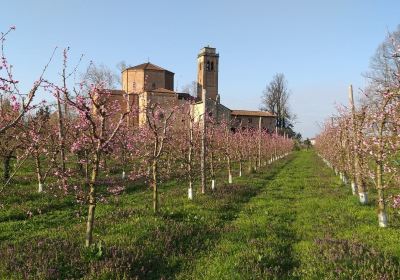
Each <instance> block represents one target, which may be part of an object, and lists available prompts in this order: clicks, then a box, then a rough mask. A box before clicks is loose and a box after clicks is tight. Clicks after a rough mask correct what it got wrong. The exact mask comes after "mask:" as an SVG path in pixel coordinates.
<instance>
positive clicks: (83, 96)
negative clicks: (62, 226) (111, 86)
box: [56, 84, 130, 247]
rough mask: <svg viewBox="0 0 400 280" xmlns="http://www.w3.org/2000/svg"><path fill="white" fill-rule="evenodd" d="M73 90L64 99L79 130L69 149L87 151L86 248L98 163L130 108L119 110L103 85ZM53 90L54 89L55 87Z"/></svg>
mask: <svg viewBox="0 0 400 280" xmlns="http://www.w3.org/2000/svg"><path fill="white" fill-rule="evenodd" d="M83 85H84V84H81V87H80V89H79V90H75V91H74V92H75V95H76V96H75V97H74V98H71V97H70V96H67V100H66V102H68V105H69V106H70V107H71V108H73V109H74V110H75V112H76V114H77V119H76V120H75V129H79V130H80V131H81V138H80V139H76V142H75V143H73V145H72V151H76V150H80V149H81V148H82V146H85V149H86V150H87V151H88V152H89V160H90V162H91V176H90V179H89V211H88V218H87V226H86V241H85V245H86V247H88V246H90V245H91V244H92V241H93V227H94V219H95V209H96V204H97V200H96V195H97V180H98V177H99V174H100V162H101V159H102V157H103V156H104V154H105V153H106V152H107V150H108V149H109V147H110V146H111V145H112V143H113V141H114V140H115V138H116V135H117V133H118V131H119V129H120V127H121V126H122V124H123V122H124V119H125V118H126V116H127V115H128V114H129V113H130V107H128V108H127V110H122V108H121V104H120V103H119V102H118V101H114V102H112V101H111V92H110V91H109V90H108V89H104V87H103V84H93V85H92V86H91V87H90V89H89V90H88V91H87V90H83ZM56 90H57V89H56Z"/></svg>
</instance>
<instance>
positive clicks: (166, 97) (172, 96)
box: [112, 47, 276, 132]
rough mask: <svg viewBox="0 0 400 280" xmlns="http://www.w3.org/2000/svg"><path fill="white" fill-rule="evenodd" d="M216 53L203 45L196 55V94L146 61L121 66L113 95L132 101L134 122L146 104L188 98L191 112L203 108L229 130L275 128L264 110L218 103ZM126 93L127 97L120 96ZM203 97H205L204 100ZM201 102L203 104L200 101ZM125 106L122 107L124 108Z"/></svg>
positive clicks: (141, 116)
mask: <svg viewBox="0 0 400 280" xmlns="http://www.w3.org/2000/svg"><path fill="white" fill-rule="evenodd" d="M218 68H219V54H218V53H217V52H216V49H215V48H211V47H204V48H202V49H201V50H200V53H199V54H198V56H197V71H198V72H197V73H198V74H197V96H191V95H189V94H188V93H184V92H176V91H175V90H174V75H175V74H174V73H173V72H171V71H169V70H166V69H164V68H162V67H160V66H157V65H154V64H152V63H150V62H148V63H143V64H140V65H136V66H133V67H129V68H127V69H125V70H124V71H123V72H122V73H121V75H122V77H121V78H122V90H113V91H112V95H113V98H115V99H119V100H121V102H122V101H123V100H124V101H123V102H127V104H134V105H133V106H134V107H135V109H136V110H137V111H138V112H139V113H138V116H137V118H136V119H135V120H131V121H132V122H133V124H134V125H142V124H144V123H145V122H146V113H145V109H146V107H147V106H148V105H149V104H152V103H153V104H154V103H157V104H158V105H160V106H174V105H179V104H180V103H182V102H187V101H191V103H192V112H193V114H194V116H195V118H196V119H198V120H200V119H201V116H202V115H203V113H204V109H205V110H206V112H208V114H209V115H210V116H212V117H213V118H215V119H216V120H217V121H225V122H228V123H230V124H231V128H232V130H236V129H245V128H255V129H258V128H259V127H260V126H261V128H262V129H264V130H268V131H270V132H272V131H274V130H275V126H276V116H275V115H273V114H271V113H269V112H264V111H247V110H231V109H229V108H227V107H226V106H224V105H222V104H221V102H220V95H219V93H218ZM125 94H127V95H126V96H127V97H128V98H127V99H124V98H123V95H125ZM204 99H205V100H204ZM204 102H205V103H204ZM125 108H126V107H125Z"/></svg>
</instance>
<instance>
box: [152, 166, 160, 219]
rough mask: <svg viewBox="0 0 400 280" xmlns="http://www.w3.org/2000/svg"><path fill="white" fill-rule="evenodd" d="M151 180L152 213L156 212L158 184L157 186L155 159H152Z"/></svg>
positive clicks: (157, 206)
mask: <svg viewBox="0 0 400 280" xmlns="http://www.w3.org/2000/svg"><path fill="white" fill-rule="evenodd" d="M152 175H153V178H152V181H151V184H152V185H153V186H152V187H153V211H154V213H158V208H159V205H158V186H157V177H158V162H157V160H153V164H152Z"/></svg>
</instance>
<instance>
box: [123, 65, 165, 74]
mask: <svg viewBox="0 0 400 280" xmlns="http://www.w3.org/2000/svg"><path fill="white" fill-rule="evenodd" d="M127 70H155V71H167V72H171V71H169V70H166V69H164V68H162V67H160V66H157V65H155V64H153V63H150V62H146V63H142V64H139V65H136V66H132V67H129V68H127ZM171 73H173V72H171Z"/></svg>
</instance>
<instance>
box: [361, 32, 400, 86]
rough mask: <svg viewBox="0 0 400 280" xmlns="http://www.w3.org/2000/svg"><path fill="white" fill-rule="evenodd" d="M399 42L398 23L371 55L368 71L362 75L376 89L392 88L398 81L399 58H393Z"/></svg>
mask: <svg viewBox="0 0 400 280" xmlns="http://www.w3.org/2000/svg"><path fill="white" fill-rule="evenodd" d="M399 42H400V25H399V26H398V27H397V30H396V31H394V32H390V33H388V34H387V36H386V38H385V39H384V41H383V42H382V43H381V44H380V45H379V46H378V48H377V49H376V51H375V54H374V55H373V56H372V57H371V61H370V65H369V68H370V69H369V71H367V72H366V73H364V76H365V77H366V78H367V79H368V80H369V82H370V86H372V87H373V88H375V89H376V90H378V91H379V90H382V89H383V90H384V89H387V88H392V87H393V85H394V84H398V83H399V81H400V76H399V73H400V60H398V59H395V56H396V53H397V51H398V43H399Z"/></svg>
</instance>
